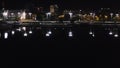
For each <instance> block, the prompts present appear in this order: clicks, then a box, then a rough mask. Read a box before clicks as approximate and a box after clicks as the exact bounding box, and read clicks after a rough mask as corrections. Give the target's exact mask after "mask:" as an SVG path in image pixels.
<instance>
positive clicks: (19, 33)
mask: <svg viewBox="0 0 120 68" xmlns="http://www.w3.org/2000/svg"><path fill="white" fill-rule="evenodd" d="M85 28H86V27H84V28H81V27H79V26H78V27H24V26H23V27H18V28H15V29H12V30H7V31H3V32H0V38H2V39H14V38H29V39H32V38H34V39H36V38H39V39H40V38H50V39H53V38H54V39H55V38H58V39H71V38H73V39H84V38H85V39H94V38H103V39H104V37H107V38H114V37H115V38H118V37H119V30H118V29H117V28H112V29H111V28H102V29H101V28H99V29H95V28H91V27H90V28H87V29H85Z"/></svg>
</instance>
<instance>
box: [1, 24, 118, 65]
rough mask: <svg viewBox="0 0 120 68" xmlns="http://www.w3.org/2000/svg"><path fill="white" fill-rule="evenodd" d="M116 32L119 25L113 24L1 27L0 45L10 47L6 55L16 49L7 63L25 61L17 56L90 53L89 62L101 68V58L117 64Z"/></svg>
mask: <svg viewBox="0 0 120 68" xmlns="http://www.w3.org/2000/svg"><path fill="white" fill-rule="evenodd" d="M119 35H120V31H119V26H113V25H88V24H81V25H72V26H64V27H63V26H42V27H40V26H39V27H25V26H22V27H14V28H11V29H7V28H5V29H1V31H0V46H1V47H3V48H9V49H11V48H12V49H13V51H12V52H11V51H10V52H9V51H8V52H7V53H10V54H9V55H8V56H10V55H11V53H14V52H16V53H15V54H14V55H15V56H14V57H13V56H12V57H10V59H11V60H10V62H9V64H15V63H19V61H24V60H22V58H21V59H17V60H19V61H16V60H15V58H16V56H17V58H20V56H33V55H34V56H38V55H40V56H91V58H87V60H90V62H88V63H91V61H93V65H91V66H92V67H94V66H97V67H100V66H101V65H100V64H99V63H100V62H101V61H105V62H102V63H103V64H104V65H106V63H108V64H112V63H113V64H119V58H118V57H119V56H118V54H117V53H118V52H119V51H118V50H119V47H120V36H119ZM26 50H27V51H26ZM22 51H23V52H22ZM116 55H117V57H116ZM26 58H27V57H26ZM112 58H113V61H112V60H111V59H112ZM12 59H14V61H13V60H12ZM104 59H105V60H104ZM11 61H12V62H11ZM27 61H28V60H27ZM29 61H30V60H29ZM85 63H86V62H85ZM101 67H102V66H101Z"/></svg>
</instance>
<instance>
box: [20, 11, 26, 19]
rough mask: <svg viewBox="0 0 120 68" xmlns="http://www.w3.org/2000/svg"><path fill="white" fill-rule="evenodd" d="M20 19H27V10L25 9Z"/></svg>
mask: <svg viewBox="0 0 120 68" xmlns="http://www.w3.org/2000/svg"><path fill="white" fill-rule="evenodd" d="M20 19H21V20H25V19H26V12H25V11H24V12H23V13H22V14H21V17H20Z"/></svg>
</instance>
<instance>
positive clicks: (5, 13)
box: [2, 11, 8, 19]
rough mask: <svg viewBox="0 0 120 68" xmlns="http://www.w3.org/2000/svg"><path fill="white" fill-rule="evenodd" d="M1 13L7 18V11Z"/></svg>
mask: <svg viewBox="0 0 120 68" xmlns="http://www.w3.org/2000/svg"><path fill="white" fill-rule="evenodd" d="M2 14H3V17H4V19H7V18H8V11H4V12H3V13H2Z"/></svg>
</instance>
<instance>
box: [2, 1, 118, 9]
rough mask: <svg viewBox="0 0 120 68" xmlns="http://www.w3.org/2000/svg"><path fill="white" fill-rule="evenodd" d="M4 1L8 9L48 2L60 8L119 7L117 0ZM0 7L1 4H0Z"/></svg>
mask: <svg viewBox="0 0 120 68" xmlns="http://www.w3.org/2000/svg"><path fill="white" fill-rule="evenodd" d="M0 1H1V2H0V3H2V1H4V4H5V7H6V8H10V9H17V8H23V7H25V6H26V5H30V4H32V5H34V6H42V7H49V5H50V4H58V6H59V7H60V8H63V9H65V8H72V9H73V8H74V9H78V8H102V7H106V8H107V7H110V8H120V4H119V2H117V0H116V1H115V0H110V1H108V0H0ZM1 7H2V6H1Z"/></svg>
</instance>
